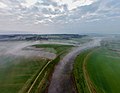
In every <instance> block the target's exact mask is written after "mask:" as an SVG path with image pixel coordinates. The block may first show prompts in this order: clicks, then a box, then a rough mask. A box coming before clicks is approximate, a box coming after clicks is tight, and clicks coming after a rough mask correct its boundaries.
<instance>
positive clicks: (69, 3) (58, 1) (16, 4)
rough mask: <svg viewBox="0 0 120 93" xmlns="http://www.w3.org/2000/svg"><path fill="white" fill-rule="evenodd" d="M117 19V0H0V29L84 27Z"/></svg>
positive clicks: (118, 13)
mask: <svg viewBox="0 0 120 93" xmlns="http://www.w3.org/2000/svg"><path fill="white" fill-rule="evenodd" d="M117 18H120V2H119V0H0V27H1V26H3V27H4V25H9V24H10V25H11V24H13V25H14V26H16V27H17V26H18V28H20V26H19V24H20V25H23V26H24V25H29V24H31V25H39V26H43V25H48V26H49V25H55V24H61V25H64V24H65V25H66V24H70V23H71V24H72V23H73V24H74V23H75V24H76V23H84V24H85V23H89V22H99V21H101V20H106V19H107V20H116V19H117ZM11 28H12V27H11Z"/></svg>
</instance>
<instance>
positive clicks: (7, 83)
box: [0, 56, 47, 93]
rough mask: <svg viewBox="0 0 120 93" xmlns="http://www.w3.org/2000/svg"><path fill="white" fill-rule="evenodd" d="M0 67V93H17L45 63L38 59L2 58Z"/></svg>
mask: <svg viewBox="0 0 120 93" xmlns="http://www.w3.org/2000/svg"><path fill="white" fill-rule="evenodd" d="M0 59H3V62H5V64H2V65H1V66H0V93H17V92H18V91H19V90H20V89H21V88H22V86H23V85H24V84H25V82H26V81H27V80H28V79H29V78H32V77H33V76H34V73H36V71H37V70H38V69H41V68H42V67H43V66H44V65H45V64H46V63H47V61H45V60H43V59H40V58H29V59H28V58H24V57H21V58H14V57H12V56H10V57H4V58H3V57H2V58H0Z"/></svg>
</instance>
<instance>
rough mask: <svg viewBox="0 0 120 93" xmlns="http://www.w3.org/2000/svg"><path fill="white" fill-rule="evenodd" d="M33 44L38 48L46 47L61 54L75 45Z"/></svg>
mask: <svg viewBox="0 0 120 93" xmlns="http://www.w3.org/2000/svg"><path fill="white" fill-rule="evenodd" d="M33 46H34V47H36V48H46V49H48V51H50V52H54V53H56V54H60V53H61V52H62V51H64V50H67V49H70V48H71V47H73V46H72V45H62V44H37V45H33ZM53 49H54V50H55V51H54V50H53Z"/></svg>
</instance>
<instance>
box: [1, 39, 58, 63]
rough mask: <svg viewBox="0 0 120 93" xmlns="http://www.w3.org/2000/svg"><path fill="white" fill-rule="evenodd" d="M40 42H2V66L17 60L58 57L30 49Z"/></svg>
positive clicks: (40, 50)
mask: <svg viewBox="0 0 120 93" xmlns="http://www.w3.org/2000/svg"><path fill="white" fill-rule="evenodd" d="M38 43H40V42H35V41H2V42H0V65H2V64H4V63H6V62H11V61H12V60H13V59H15V58H20V57H24V58H31V57H33V58H34V57H40V58H47V59H53V58H55V57H56V55H55V54H54V53H50V52H48V51H45V50H43V49H39V50H38V49H37V50H36V49H35V48H32V49H30V48H29V47H30V46H31V45H34V44H38Z"/></svg>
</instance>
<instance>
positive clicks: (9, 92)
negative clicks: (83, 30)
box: [0, 44, 73, 93]
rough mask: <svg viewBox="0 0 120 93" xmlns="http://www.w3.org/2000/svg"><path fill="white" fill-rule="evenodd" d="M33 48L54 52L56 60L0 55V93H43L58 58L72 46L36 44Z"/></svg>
mask: <svg viewBox="0 0 120 93" xmlns="http://www.w3.org/2000/svg"><path fill="white" fill-rule="evenodd" d="M33 47H36V48H44V49H47V50H48V51H49V52H54V53H56V58H55V59H53V60H51V59H47V58H40V57H38V56H30V57H24V56H18V55H17V56H15V55H10V54H9V55H8V54H5V55H0V93H39V92H40V93H42V92H45V90H46V88H47V86H48V85H49V83H50V82H49V78H50V76H51V74H52V71H53V70H54V66H55V65H56V64H57V63H58V62H59V60H60V56H61V55H63V54H65V53H66V51H67V50H68V49H70V48H71V47H73V46H69V45H60V44H37V45H33ZM51 49H52V51H51ZM53 50H54V51H53ZM33 53H34V52H33Z"/></svg>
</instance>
